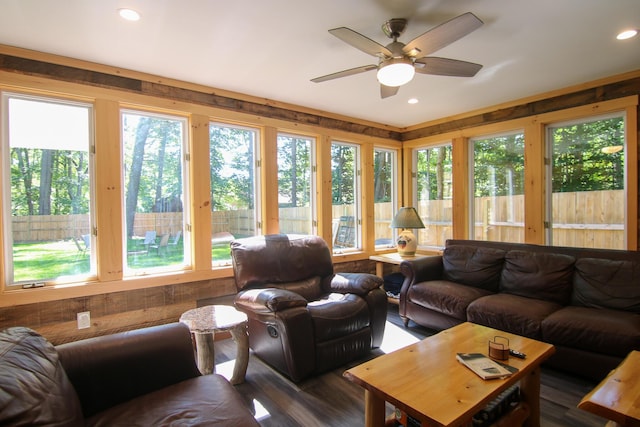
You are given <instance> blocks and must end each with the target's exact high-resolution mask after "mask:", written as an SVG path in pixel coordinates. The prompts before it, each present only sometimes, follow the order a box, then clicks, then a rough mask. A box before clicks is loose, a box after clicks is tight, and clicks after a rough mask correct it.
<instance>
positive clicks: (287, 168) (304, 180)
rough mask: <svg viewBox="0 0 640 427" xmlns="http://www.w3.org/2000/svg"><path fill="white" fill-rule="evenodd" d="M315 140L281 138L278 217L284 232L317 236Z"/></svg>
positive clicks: (283, 136) (281, 230)
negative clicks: (315, 225) (315, 226)
mask: <svg viewBox="0 0 640 427" xmlns="http://www.w3.org/2000/svg"><path fill="white" fill-rule="evenodd" d="M314 146H315V139H313V138H308V137H302V136H293V135H284V134H279V135H278V217H279V221H280V223H279V225H280V232H281V233H287V234H289V233H291V234H315V228H314V227H313V220H314V209H313V202H314V199H313V194H314V188H315V185H314V175H312V165H314V163H315V161H314V156H313V149H314Z"/></svg>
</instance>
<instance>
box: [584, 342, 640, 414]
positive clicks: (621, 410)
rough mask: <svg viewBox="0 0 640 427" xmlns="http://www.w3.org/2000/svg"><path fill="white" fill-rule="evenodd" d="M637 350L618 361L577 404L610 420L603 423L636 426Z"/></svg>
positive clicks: (639, 398)
mask: <svg viewBox="0 0 640 427" xmlns="http://www.w3.org/2000/svg"><path fill="white" fill-rule="evenodd" d="M639 366H640V351H632V352H631V353H629V354H628V355H627V357H626V358H625V359H624V360H623V361H622V363H621V364H620V365H619V366H618V367H617V368H616V369H614V370H613V371H611V373H610V374H609V375H608V376H607V377H606V378H605V379H604V380H602V382H601V383H600V384H598V385H597V386H596V388H594V389H593V390H591V392H589V394H587V395H586V396H585V397H584V398H583V399H582V400H581V401H580V403H579V404H578V408H580V409H584V410H585V411H589V412H591V413H593V414H596V415H599V416H601V417H603V418H606V419H608V420H611V421H610V422H609V423H608V424H607V426H610V427H612V426H640V382H639V381H638V372H639V371H638V367H639Z"/></svg>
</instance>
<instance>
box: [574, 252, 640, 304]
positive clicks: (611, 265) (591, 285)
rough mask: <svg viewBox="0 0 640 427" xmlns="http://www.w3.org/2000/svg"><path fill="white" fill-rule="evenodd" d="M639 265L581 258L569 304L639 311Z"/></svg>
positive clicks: (578, 262)
mask: <svg viewBox="0 0 640 427" xmlns="http://www.w3.org/2000/svg"><path fill="white" fill-rule="evenodd" d="M639 283H640V264H638V263H635V262H633V261H620V260H608V259H598V258H581V259H579V260H578V261H576V272H575V274H574V277H573V294H572V296H571V303H572V304H573V305H579V306H584V307H597V308H610V309H614V310H625V311H630V312H633V313H640V285H639Z"/></svg>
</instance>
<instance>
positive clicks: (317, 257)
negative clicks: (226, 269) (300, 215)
mask: <svg viewBox="0 0 640 427" xmlns="http://www.w3.org/2000/svg"><path fill="white" fill-rule="evenodd" d="M230 247H231V252H232V257H231V260H232V262H233V272H234V277H235V281H236V287H237V289H238V290H243V289H247V288H261V287H264V286H265V284H266V283H270V284H273V283H288V282H297V281H299V280H304V279H306V278H309V277H312V276H319V277H321V278H323V280H324V279H325V278H330V277H331V276H332V275H333V261H332V259H331V252H330V251H329V248H328V247H327V244H326V243H325V241H324V240H322V238H320V237H318V236H301V235H286V234H273V235H267V236H255V237H249V238H244V239H238V240H234V241H233V242H231V244H230ZM327 280H328V279H327Z"/></svg>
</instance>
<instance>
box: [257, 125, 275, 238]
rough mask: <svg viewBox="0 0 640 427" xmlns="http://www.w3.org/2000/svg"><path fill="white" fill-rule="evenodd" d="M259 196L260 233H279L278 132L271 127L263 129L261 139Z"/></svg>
mask: <svg viewBox="0 0 640 427" xmlns="http://www.w3.org/2000/svg"><path fill="white" fill-rule="evenodd" d="M260 151H261V155H260V162H261V168H260V169H261V174H260V176H261V194H262V196H263V199H262V201H261V202H262V203H261V206H262V215H261V216H262V232H263V233H264V234H276V233H279V232H280V223H279V208H278V130H277V129H276V128H274V127H272V126H267V127H265V128H264V131H263V137H262V138H261V150H260Z"/></svg>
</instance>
